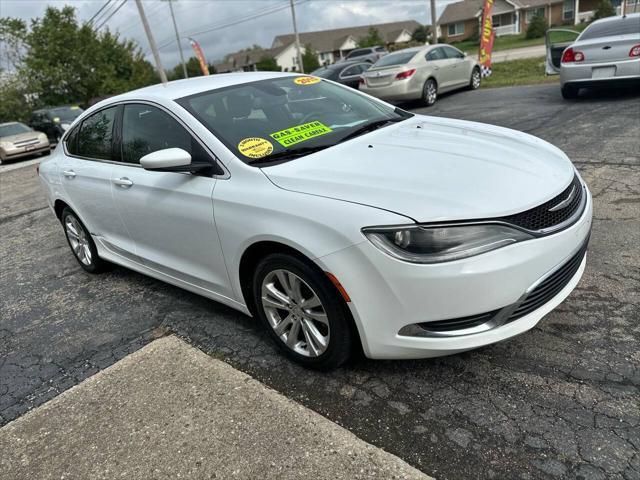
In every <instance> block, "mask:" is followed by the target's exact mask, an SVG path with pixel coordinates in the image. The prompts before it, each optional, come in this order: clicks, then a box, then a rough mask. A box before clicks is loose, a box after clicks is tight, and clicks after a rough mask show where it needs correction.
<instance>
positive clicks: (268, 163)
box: [40, 72, 592, 368]
mask: <svg viewBox="0 0 640 480" xmlns="http://www.w3.org/2000/svg"><path fill="white" fill-rule="evenodd" d="M40 177H41V179H42V183H43V185H44V187H45V189H46V193H47V196H48V199H49V203H50V206H51V208H52V209H53V211H54V212H55V215H56V216H57V217H58V218H59V219H60V221H61V223H62V226H63V228H64V231H65V233H66V237H67V240H68V242H69V245H70V247H71V250H72V251H73V253H74V255H75V256H76V258H77V260H78V261H79V263H80V265H81V266H82V268H84V269H85V270H86V271H88V272H98V271H100V270H101V269H103V268H104V267H105V264H107V262H112V263H117V264H120V265H123V266H126V267H128V268H131V269H133V270H136V271H138V272H142V273H144V274H147V275H150V276H152V277H156V278H158V279H161V280H164V281H166V282H168V283H172V284H174V285H178V286H180V287H182V288H184V289H187V290H190V291H192V292H196V293H199V294H201V295H204V296H207V297H209V298H212V299H214V300H217V301H219V302H221V303H224V304H226V305H229V306H231V307H233V308H235V309H237V310H240V311H242V312H244V313H246V314H249V315H253V316H254V317H257V318H259V319H260V320H261V321H262V322H263V323H264V325H265V327H266V328H267V329H268V331H269V332H270V334H271V336H272V337H273V339H274V340H275V342H276V344H277V345H279V346H280V347H281V348H282V349H283V351H284V352H286V353H287V354H288V355H289V356H290V357H292V358H293V359H295V360H297V361H299V362H301V363H303V364H305V365H307V366H313V367H322V368H329V367H335V366H337V365H340V364H342V363H344V362H345V361H346V360H347V359H348V358H349V355H350V353H351V352H352V351H353V349H354V347H356V346H358V345H359V346H361V347H362V350H363V351H364V353H365V354H366V355H367V356H368V357H370V358H424V357H433V356H439V355H447V354H452V353H456V352H461V351H464V350H469V349H473V348H476V347H480V346H483V345H488V344H491V343H494V342H498V341H501V340H504V339H507V338H510V337H513V336H514V335H518V334H520V333H522V332H525V331H527V330H529V329H531V328H532V327H533V326H534V325H536V323H538V321H540V319H541V318H542V317H543V316H544V315H546V314H547V313H549V312H550V311H551V310H552V309H553V308H554V307H556V306H557V305H558V304H559V303H560V302H562V300H564V299H565V298H566V297H567V296H568V295H569V293H570V292H571V291H572V290H573V288H574V287H575V286H576V284H577V283H578V281H579V280H580V277H581V275H582V272H583V270H584V266H585V261H586V249H587V243H588V239H589V233H590V230H591V216H592V202H591V197H590V194H589V191H588V189H587V187H586V185H585V183H584V182H583V180H582V179H581V178H580V175H579V174H578V172H577V171H576V169H575V168H574V166H573V165H572V163H571V161H570V160H569V159H568V158H567V156H566V155H565V154H564V153H563V152H562V151H560V150H559V149H557V148H555V147H554V146H552V145H550V144H548V143H546V142H544V141H542V140H540V139H538V138H535V137H532V136H530V135H527V134H524V133H521V132H517V131H512V130H508V129H505V128H500V127H495V126H490V125H483V124H477V123H470V122H464V121H457V120H449V119H444V118H435V117H427V116H422V115H414V114H411V113H408V112H405V111H403V110H400V109H398V108H394V107H393V106H392V105H389V104H387V103H385V102H383V101H380V100H377V99H374V98H372V97H369V96H368V95H365V94H363V93H360V92H357V91H354V90H352V89H349V88H346V87H342V86H340V85H338V84H335V83H333V82H330V81H327V80H321V79H319V78H316V77H309V76H301V75H295V74H281V73H267V72H265V73H240V74H227V75H216V76H212V77H200V78H197V79H191V80H186V81H177V82H172V83H169V84H168V85H167V86H161V85H157V86H152V87H148V88H144V89H141V90H137V91H133V92H130V93H127V94H124V95H120V96H118V97H113V98H110V99H108V100H105V101H103V102H101V103H99V104H97V105H95V106H94V107H92V108H90V109H89V110H87V111H86V112H84V113H83V114H82V115H81V116H80V117H79V118H78V119H77V120H76V121H75V122H74V124H73V126H72V128H71V129H70V130H68V131H67V132H66V134H65V136H64V137H63V139H62V142H61V143H60V144H59V145H58V146H57V148H56V150H55V151H54V153H53V154H52V156H51V157H50V158H48V159H46V160H45V161H43V162H42V164H41V166H40Z"/></svg>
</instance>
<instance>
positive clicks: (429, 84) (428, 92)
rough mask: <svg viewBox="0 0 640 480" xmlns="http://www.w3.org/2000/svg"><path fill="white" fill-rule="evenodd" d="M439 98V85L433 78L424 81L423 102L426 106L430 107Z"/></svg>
mask: <svg viewBox="0 0 640 480" xmlns="http://www.w3.org/2000/svg"><path fill="white" fill-rule="evenodd" d="M436 100H438V85H437V84H436V81H435V80H434V79H433V78H430V79H429V80H427V81H426V82H424V87H422V103H423V104H424V106H425V107H430V106H431V105H433V104H434V103H436Z"/></svg>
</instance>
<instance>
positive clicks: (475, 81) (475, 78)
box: [469, 67, 482, 90]
mask: <svg viewBox="0 0 640 480" xmlns="http://www.w3.org/2000/svg"><path fill="white" fill-rule="evenodd" d="M481 83H482V75H481V74H480V69H479V68H478V67H475V68H474V69H473V70H472V72H471V78H470V79H469V90H477V89H478V88H480V84H481Z"/></svg>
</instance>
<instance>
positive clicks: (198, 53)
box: [189, 0, 493, 75]
mask: <svg viewBox="0 0 640 480" xmlns="http://www.w3.org/2000/svg"><path fill="white" fill-rule="evenodd" d="M492 1H493V0H492ZM189 43H190V44H191V47H192V48H193V51H194V52H196V58H197V59H198V61H199V62H200V70H202V74H203V75H209V67H208V66H207V61H206V60H205V58H204V53H202V48H200V44H199V43H198V42H196V41H195V40H194V39H193V38H190V39H189Z"/></svg>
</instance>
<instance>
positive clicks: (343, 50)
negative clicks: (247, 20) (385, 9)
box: [271, 20, 420, 71]
mask: <svg viewBox="0 0 640 480" xmlns="http://www.w3.org/2000/svg"><path fill="white" fill-rule="evenodd" d="M419 26H420V23H418V22H416V21H415V20H405V21H402V22H390V23H380V24H376V25H362V26H359V27H347V28H336V29H333V30H319V31H316V32H302V33H300V34H299V36H300V45H301V46H302V47H304V46H305V45H310V46H311V47H312V48H313V49H314V50H315V51H316V52H318V61H319V62H320V63H321V64H329V63H334V62H335V61H337V60H339V59H341V58H343V57H344V56H345V55H346V54H347V53H349V52H350V51H351V50H353V49H354V48H356V47H357V46H358V42H359V41H360V40H361V39H363V38H365V37H366V36H367V35H368V34H369V29H370V28H375V29H376V30H377V31H378V33H379V34H380V38H381V39H382V41H383V43H384V45H386V46H388V45H392V44H395V43H404V42H408V41H409V40H411V35H412V34H413V32H414V30H415V29H416V28H418V27H419ZM271 47H272V48H283V49H284V50H283V51H281V52H279V54H278V55H276V56H274V58H275V59H276V61H277V62H278V65H280V66H281V67H282V69H283V70H285V71H291V69H294V70H297V60H296V58H295V36H294V34H293V33H287V34H284V35H278V36H276V37H275V38H274V39H273V43H272V45H271ZM288 47H293V48H291V49H290V48H288Z"/></svg>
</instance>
